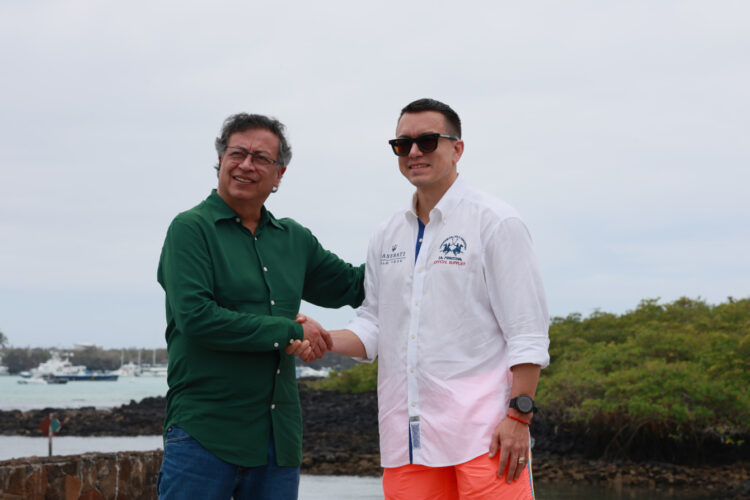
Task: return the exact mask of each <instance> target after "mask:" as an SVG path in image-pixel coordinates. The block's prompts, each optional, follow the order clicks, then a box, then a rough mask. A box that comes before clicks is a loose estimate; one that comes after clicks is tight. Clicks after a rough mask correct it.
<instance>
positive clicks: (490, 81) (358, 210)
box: [0, 0, 750, 347]
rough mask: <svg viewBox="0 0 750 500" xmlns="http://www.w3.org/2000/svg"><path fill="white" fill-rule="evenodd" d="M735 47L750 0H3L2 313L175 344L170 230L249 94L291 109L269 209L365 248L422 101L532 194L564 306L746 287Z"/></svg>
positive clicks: (529, 207)
mask: <svg viewBox="0 0 750 500" xmlns="http://www.w3.org/2000/svg"><path fill="white" fill-rule="evenodd" d="M748 54H750V4H749V3H747V2H744V1H734V2H726V1H715V2H706V1H699V2H696V1H684V0H675V1H664V2H660V1H631V2H601V1H586V2H576V1H571V2H549V1H547V2H499V1H484V2H471V1H469V2H456V1H452V2H445V1H437V0H432V1H429V2H407V1H403V0H401V1H397V2H396V1H379V2H352V1H335V2H326V1H319V2H302V1H299V2H284V1H276V2H221V1H213V2H210V3H209V2H186V1H181V2H158V1H149V2H138V1H133V2H102V1H73V0H68V1H65V2H47V1H34V2H20V1H4V2H2V4H0V331H2V332H4V333H5V335H6V336H7V337H8V338H9V340H10V343H11V344H12V345H14V346H27V345H29V346H70V345H72V344H73V343H74V342H92V343H96V344H100V345H103V346H105V347H125V346H143V347H161V346H164V345H165V341H164V327H165V320H164V306H163V302H164V296H163V292H162V290H161V288H160V287H159V285H158V284H157V282H156V267H157V263H158V259H159V252H160V250H161V245H162V242H163V239H164V234H165V231H166V229H167V226H168V225H169V223H170V221H171V220H172V218H173V217H174V216H175V215H176V214H177V213H178V212H180V211H183V210H186V209H188V208H190V207H192V206H194V205H195V204H197V203H198V202H199V201H200V200H202V199H203V198H205V197H206V196H207V195H208V194H209V192H210V190H211V188H213V187H215V185H216V174H215V171H214V170H213V165H214V163H215V160H216V153H215V151H214V149H213V141H214V138H215V137H216V135H217V133H218V131H219V128H220V126H221V123H222V121H223V119H224V118H226V117H227V116H228V115H230V114H232V113H235V112H238V111H248V112H255V113H264V114H270V115H273V116H275V117H277V118H279V119H280V120H281V121H283V122H284V123H285V124H286V125H287V127H288V131H289V136H290V139H291V143H292V148H293V152H294V157H293V160H292V162H291V164H290V165H289V169H288V170H287V173H286V175H285V176H284V180H283V182H282V185H281V189H280V191H279V192H278V193H277V194H274V195H271V197H270V198H269V200H268V202H267V206H268V208H269V209H270V210H271V211H272V212H273V213H274V214H275V215H277V216H279V217H292V218H294V219H296V220H298V221H300V222H301V223H303V224H304V225H306V226H308V227H309V228H310V229H311V230H312V231H313V232H314V233H315V234H316V235H317V236H318V238H319V239H320V241H321V242H322V243H323V244H324V245H325V246H326V247H327V248H329V249H330V250H332V251H334V252H336V253H338V254H339V255H341V256H342V257H344V258H345V259H347V260H349V261H351V262H353V263H360V262H363V261H364V259H365V253H366V249H367V244H368V242H369V239H370V236H371V234H372V232H373V230H374V229H375V227H376V226H377V225H378V224H379V223H380V222H381V221H382V220H384V219H385V218H387V217H388V216H389V215H390V214H391V213H393V212H394V211H395V210H399V209H401V208H403V207H405V206H406V205H407V204H408V202H409V199H410V196H411V193H412V188H411V185H410V184H408V182H407V181H406V180H405V179H403V177H401V175H400V173H399V172H398V168H397V162H396V158H395V156H393V154H392V153H391V151H390V149H389V147H388V144H387V142H386V141H387V140H388V139H390V138H392V137H393V136H394V135H395V134H394V132H395V126H396V119H397V116H398V112H399V110H400V109H401V107H403V106H404V105H405V104H407V103H408V102H410V101H412V100H414V99H417V98H420V97H433V98H436V99H439V100H442V101H444V102H446V103H448V104H450V105H451V106H452V107H453V108H454V109H455V110H456V111H457V112H458V113H459V114H460V116H461V118H462V121H463V125H464V140H465V144H466V151H465V154H464V156H463V158H462V159H461V161H460V163H459V172H460V175H461V176H462V177H464V178H465V179H467V180H468V181H469V182H470V183H471V184H473V185H474V186H475V187H479V188H480V189H483V190H485V191H487V192H489V193H491V194H493V195H495V196H497V197H499V198H502V199H504V200H506V201H508V202H509V203H511V204H512V205H514V206H515V207H516V208H517V209H518V210H519V211H520V212H521V214H522V216H523V218H524V220H525V222H526V224H527V226H528V227H529V229H530V231H531V234H532V237H533V239H534V242H535V247H536V251H537V255H538V258H539V262H540V266H541V269H542V275H543V278H544V281H545V286H546V290H547V296H548V303H549V308H550V313H551V314H552V315H553V316H566V315H568V314H569V313H572V312H579V313H581V314H583V315H584V316H587V315H589V314H591V313H592V312H593V311H595V310H597V309H600V310H602V311H605V312H614V313H623V312H625V311H627V310H630V309H634V308H635V307H637V305H638V303H639V301H640V300H642V299H644V298H656V297H660V298H661V299H662V302H667V301H672V300H674V299H677V298H679V297H681V296H688V297H692V298H702V299H705V300H707V301H708V302H709V303H714V304H715V303H719V302H722V301H725V300H726V297H727V296H734V297H737V298H740V297H747V296H748V295H750V293H748V290H750V264H749V263H750V258H749V257H748V256H749V255H750V231H749V229H750V202H748V195H747V192H748V186H750V168H748V167H750V161H749V160H750V140H748V135H749V134H748V132H749V131H750V90H749V89H750V64H748ZM303 311H305V312H308V313H309V314H311V315H313V316H315V317H317V318H318V319H320V320H321V322H322V323H323V324H324V325H325V326H328V327H330V328H334V327H341V326H343V325H344V324H345V323H346V321H347V320H348V319H349V318H350V317H351V316H352V314H353V312H352V310H351V309H348V310H345V311H334V312H329V311H324V310H321V309H317V308H312V307H310V306H307V305H305V306H304V307H303Z"/></svg>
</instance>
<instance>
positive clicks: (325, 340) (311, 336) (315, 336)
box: [285, 314, 333, 363]
mask: <svg viewBox="0 0 750 500" xmlns="http://www.w3.org/2000/svg"><path fill="white" fill-rule="evenodd" d="M296 321H297V323H299V324H301V325H302V331H303V332H304V336H303V338H302V340H295V341H294V342H292V343H291V344H289V345H288V346H287V347H286V349H285V351H286V353H287V354H294V355H295V356H298V357H299V358H300V359H301V360H302V361H304V362H305V363H309V362H311V361H315V360H316V359H320V358H322V357H323V356H325V353H326V352H328V351H330V350H331V349H333V339H332V338H331V334H330V333H328V331H327V330H326V329H324V328H323V327H322V326H320V323H318V322H317V321H315V320H314V319H312V318H308V317H307V316H305V315H304V314H298V315H297V318H296Z"/></svg>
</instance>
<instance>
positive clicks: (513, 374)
mask: <svg viewBox="0 0 750 500" xmlns="http://www.w3.org/2000/svg"><path fill="white" fill-rule="evenodd" d="M396 136H397V138H396V139H393V140H391V141H389V142H390V144H391V147H392V148H393V151H394V153H395V154H396V155H397V156H398V165H399V169H400V171H401V174H402V175H403V176H404V177H406V179H407V180H408V181H409V182H411V183H412V184H413V185H414V186H415V187H416V193H415V194H414V196H413V198H412V203H411V205H410V207H409V208H408V209H406V210H402V211H400V212H398V213H396V214H395V215H394V216H392V217H391V218H390V219H389V220H388V221H386V222H385V223H384V224H383V225H382V226H381V227H380V228H379V229H378V230H377V232H376V233H375V235H374V236H373V238H372V241H371V242H370V246H369V250H368V256H367V266H366V271H365V273H366V274H365V294H366V297H365V302H364V303H363V304H362V306H361V307H360V309H358V311H357V316H356V317H355V319H353V320H352V321H351V322H350V323H349V325H347V329H346V330H338V331H332V332H331V334H332V337H333V342H334V347H333V351H334V352H338V353H341V354H345V355H349V356H353V357H358V358H363V359H366V360H374V359H375V358H378V406H379V411H378V413H379V430H380V455H381V461H382V465H383V467H385V471H384V474H383V489H384V492H385V497H386V499H399V500H400V499H408V500H414V499H432V500H434V499H443V498H444V499H459V498H460V499H469V498H477V499H478V498H519V499H521V498H523V499H531V498H533V484H532V480H531V470H530V467H527V465H528V462H529V460H530V458H531V455H530V450H529V441H530V439H529V424H530V421H531V418H532V417H533V411H534V410H536V408H535V407H534V402H533V397H534V393H535V391H536V386H537V381H538V379H539V374H540V371H541V369H542V368H543V367H545V366H547V364H548V363H549V354H548V345H549V337H548V327H549V315H548V313H547V305H546V299H545V296H544V290H543V286H542V281H541V278H540V275H539V270H538V266H537V263H536V258H535V256H534V253H533V251H532V245H531V238H530V236H529V233H528V231H527V229H526V226H525V225H524V223H523V222H522V221H521V219H520V218H519V216H518V213H517V212H516V211H515V210H514V209H513V208H512V207H510V206H509V205H507V204H505V203H504V202H502V201H499V200H497V199H494V198H492V197H490V196H488V195H486V194H484V193H481V192H479V191H476V190H474V189H472V188H471V187H469V186H468V185H466V183H464V182H463V180H462V179H460V178H459V176H458V171H457V164H458V161H459V160H460V158H461V155H462V153H463V151H464V143H463V141H462V140H461V122H460V119H459V117H458V115H457V114H456V113H455V112H454V111H453V110H452V109H451V108H450V107H449V106H447V105H445V104H443V103H441V102H438V101H435V100H432V99H420V100H418V101H414V102H412V103H411V104H409V105H407V106H406V107H405V108H404V109H403V110H402V112H401V115H400V117H399V120H398V124H397V128H396ZM303 320H304V318H303ZM303 348H304V346H302V345H301V346H300V347H299V350H298V352H299V351H301V350H302V349H303ZM307 352H308V353H309V349H308V351H307ZM498 452H499V453H498Z"/></svg>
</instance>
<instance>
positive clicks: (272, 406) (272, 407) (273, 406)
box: [271, 403, 413, 410]
mask: <svg viewBox="0 0 750 500" xmlns="http://www.w3.org/2000/svg"><path fill="white" fill-rule="evenodd" d="M412 404H413V403H412ZM274 408H276V405H273V404H272V405H271V409H272V410H273V409H274Z"/></svg>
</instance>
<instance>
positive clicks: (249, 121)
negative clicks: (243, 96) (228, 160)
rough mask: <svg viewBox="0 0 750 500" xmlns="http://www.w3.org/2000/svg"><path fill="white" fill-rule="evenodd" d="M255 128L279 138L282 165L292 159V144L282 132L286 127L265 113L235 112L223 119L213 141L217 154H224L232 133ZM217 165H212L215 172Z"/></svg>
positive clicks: (279, 158)
mask: <svg viewBox="0 0 750 500" xmlns="http://www.w3.org/2000/svg"><path fill="white" fill-rule="evenodd" d="M257 128H259V129H264V130H268V131H269V132H271V133H273V134H274V135H276V137H278V138H279V152H278V161H279V163H281V165H283V166H287V165H289V162H290V161H292V146H291V145H290V144H289V141H288V140H287V138H286V135H285V134H284V131H285V130H286V127H285V126H284V124H283V123H281V122H280V121H279V120H277V119H276V118H272V117H269V116H265V115H250V114H247V113H237V114H236V115H232V116H230V117H229V118H227V119H226V120H224V125H222V127H221V135H219V137H217V138H216V142H215V143H214V144H215V145H216V152H217V153H219V156H224V151H226V150H227V145H228V144H229V138H230V137H232V134H234V133H236V132H244V131H245V130H251V129H257ZM219 167H220V165H219V164H218V163H217V164H216V166H215V167H214V168H215V169H216V170H217V172H218V170H219Z"/></svg>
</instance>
